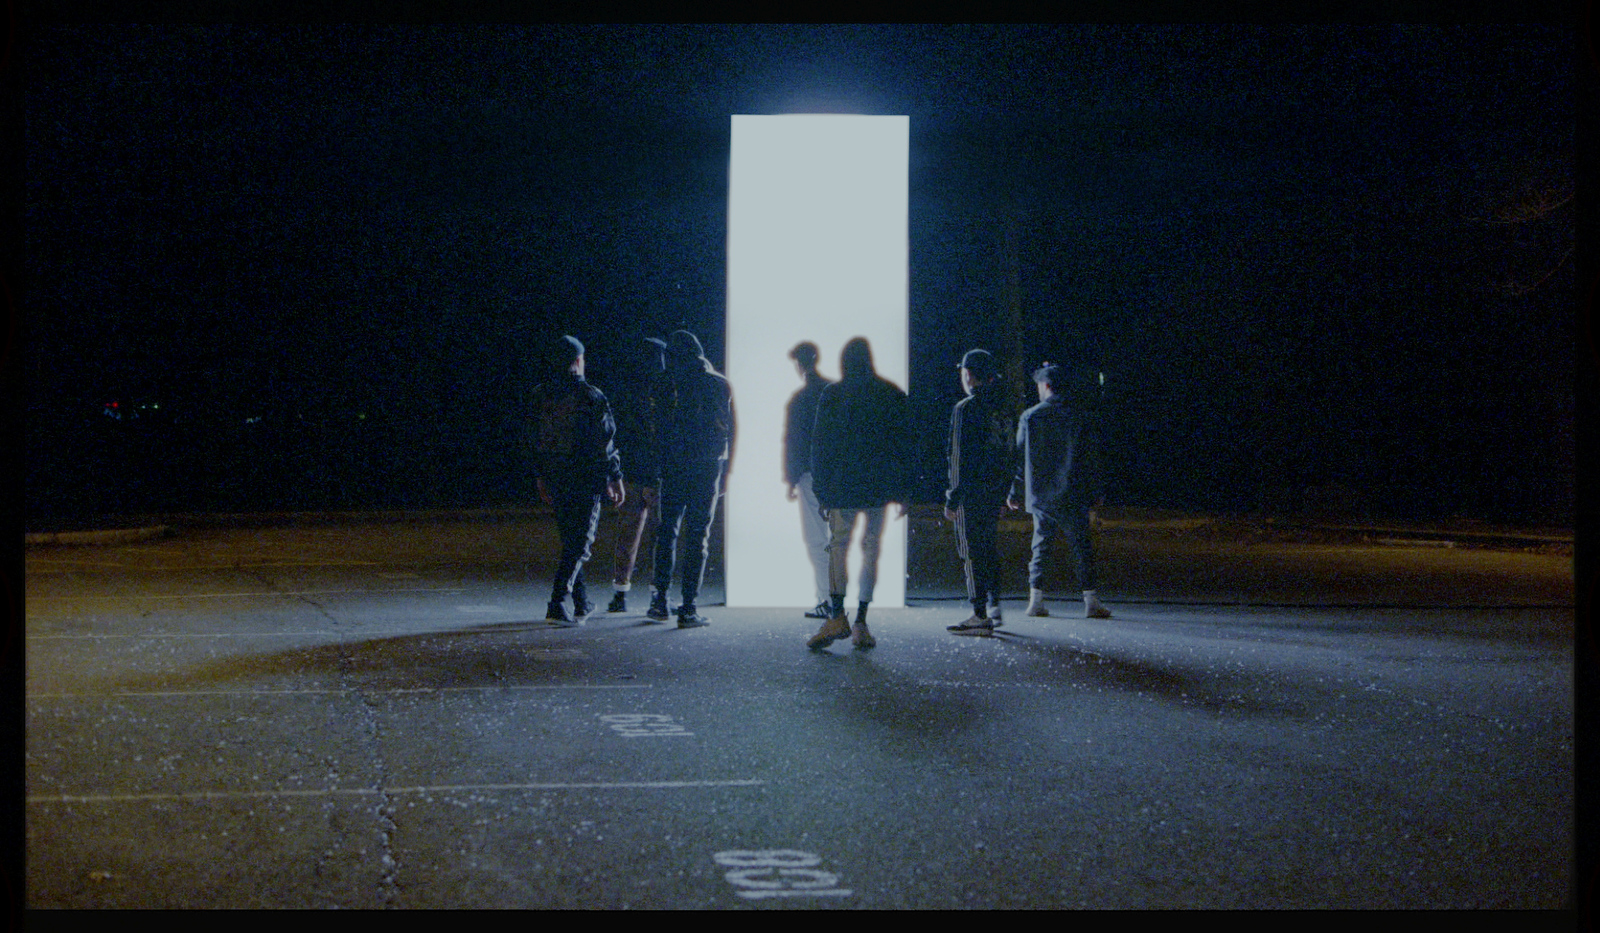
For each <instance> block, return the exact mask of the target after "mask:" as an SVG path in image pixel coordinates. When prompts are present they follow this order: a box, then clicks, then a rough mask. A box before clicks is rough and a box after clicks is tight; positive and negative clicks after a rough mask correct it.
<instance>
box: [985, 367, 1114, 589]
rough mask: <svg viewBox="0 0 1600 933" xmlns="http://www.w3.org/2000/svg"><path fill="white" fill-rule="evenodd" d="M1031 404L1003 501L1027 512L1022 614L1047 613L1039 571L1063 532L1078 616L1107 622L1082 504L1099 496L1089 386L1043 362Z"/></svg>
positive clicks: (1095, 421)
mask: <svg viewBox="0 0 1600 933" xmlns="http://www.w3.org/2000/svg"><path fill="white" fill-rule="evenodd" d="M1033 381H1034V383H1035V384H1036V385H1037V386H1038V389H1039V404H1037V405H1035V406H1033V407H1032V408H1030V409H1028V410H1027V411H1025V412H1023V413H1022V417H1021V419H1019V421H1018V423H1017V448H1018V450H1019V451H1020V453H1021V456H1020V458H1019V462H1018V464H1017V473H1016V477H1015V480H1014V482H1013V483H1012V486H1011V492H1010V494H1009V495H1008V496H1007V497H1006V504H1007V505H1008V506H1010V507H1011V508H1018V507H1019V502H1018V492H1019V491H1020V492H1021V493H1022V494H1023V499H1022V501H1021V503H1020V504H1021V505H1022V506H1023V507H1026V508H1027V510H1028V513H1029V514H1030V515H1032V516H1033V559H1032V560H1030V561H1029V562H1028V615H1030V616H1048V615H1049V614H1050V610H1048V609H1047V608H1045V605H1044V599H1045V597H1044V569H1045V563H1046V562H1047V561H1048V560H1049V557H1050V552H1051V550H1052V545H1053V543H1054V541H1055V540H1056V538H1057V537H1058V536H1059V535H1060V534H1062V533H1063V532H1065V534H1066V537H1067V542H1068V544H1069V545H1071V548H1072V556H1073V562H1074V564H1075V565H1076V567H1077V571H1078V582H1079V585H1080V586H1081V587H1082V588H1083V615H1084V618H1086V619H1109V618H1111V610H1109V609H1107V608H1106V607H1105V606H1104V605H1102V604H1101V603H1100V600H1099V599H1098V598H1096V595H1095V586H1096V584H1095V564H1094V542H1093V541H1092V540H1091V539H1090V534H1089V526H1090V509H1092V508H1094V507H1095V506H1097V505H1099V504H1100V503H1102V502H1103V501H1104V477H1103V474H1102V464H1101V444H1102V441H1101V432H1100V424H1099V414H1098V412H1097V410H1096V408H1097V406H1096V405H1095V396H1094V389H1093V388H1092V387H1091V386H1090V384H1089V379H1088V376H1087V373H1080V374H1078V375H1077V376H1076V378H1069V375H1068V373H1067V371H1066V370H1065V369H1063V368H1062V367H1060V366H1057V365H1054V364H1052V363H1045V364H1044V365H1043V366H1041V367H1039V369H1038V370H1037V371H1036V372H1034V374H1033Z"/></svg>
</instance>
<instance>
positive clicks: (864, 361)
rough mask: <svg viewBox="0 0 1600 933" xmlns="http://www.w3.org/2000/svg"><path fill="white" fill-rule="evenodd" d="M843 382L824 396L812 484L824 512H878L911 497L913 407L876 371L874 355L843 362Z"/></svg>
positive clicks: (819, 410) (813, 448)
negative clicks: (910, 423)
mask: <svg viewBox="0 0 1600 933" xmlns="http://www.w3.org/2000/svg"><path fill="white" fill-rule="evenodd" d="M841 368H842V369H843V370H844V373H843V376H844V378H842V379H840V380H839V381H838V382H835V383H832V384H830V385H829V386H827V387H826V388H824V389H823V390H822V396H821V398H820V399H819V400H818V402H817V424H816V428H815V429H814V431H813V433H812V437H811V482H812V488H813V489H814V490H815V491H816V494H817V502H818V503H819V504H820V505H821V506H822V507H823V508H825V509H865V508H878V507H881V506H883V505H884V504H885V503H888V502H902V503H903V502H906V501H907V498H908V496H909V494H910V491H911V445H910V442H909V438H908V436H907V429H908V408H909V406H908V404H907V401H906V394H905V393H904V392H902V391H901V390H900V388H899V387H898V386H896V385H895V384H894V383H892V382H890V381H889V380H887V379H884V378H881V377H880V376H878V374H877V373H875V372H873V370H872V358H871V356H870V354H868V355H865V356H864V358H862V357H855V356H852V355H851V353H850V351H849V349H848V347H847V349H846V352H845V355H844V357H843V365H842V367H841Z"/></svg>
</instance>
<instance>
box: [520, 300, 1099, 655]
mask: <svg viewBox="0 0 1600 933" xmlns="http://www.w3.org/2000/svg"><path fill="white" fill-rule="evenodd" d="M648 339H649V340H650V343H651V345H652V347H653V348H654V354H655V361H656V366H655V367H654V371H653V372H652V374H651V376H650V378H649V380H648V382H647V385H646V386H645V388H644V390H643V392H642V393H640V397H639V398H638V399H637V402H638V405H637V406H633V409H634V410H633V411H632V413H631V415H632V416H631V417H630V419H629V420H628V421H627V422H626V423H625V430H624V434H625V437H626V446H627V447H628V448H629V454H630V460H631V461H632V463H631V464H630V469H631V470H632V471H633V474H634V480H633V482H631V483H629V482H626V481H625V480H624V477H623V471H622V459H621V455H620V454H619V453H618V424H617V421H616V418H615V416H614V414H613V412H612V409H611V406H610V404H609V403H608V402H607V400H606V398H605V396H604V394H602V393H601V392H600V390H598V389H596V388H595V387H593V386H591V385H589V383H588V382H587V381H585V379H584V366H585V361H584V349H583V345H582V343H580V342H579V341H578V340H577V339H576V338H574V337H570V336H563V337H561V338H560V339H559V340H557V341H556V342H555V344H554V345H553V346H552V347H551V348H550V352H549V357H550V358H549V363H550V366H551V369H552V371H553V375H552V377H551V378H549V379H547V380H546V381H544V382H542V383H540V384H539V385H538V386H537V387H536V388H535V389H534V391H533V395H532V400H531V403H530V405H529V409H530V411H529V416H530V418H529V421H530V424H531V427H532V432H531V446H532V452H533V455H534V456H533V466H534V470H535V476H536V478H537V482H538V489H539V495H540V498H541V499H543V500H544V501H545V502H547V503H548V504H550V505H551V506H552V507H553V510H554V512H555V517H556V524H557V527H558V529H559V532H560V536H561V557H560V560H559V562H558V564H557V567H556V576H555V583H554V586H553V587H552V589H551V594H550V603H549V606H548V607H547V611H546V614H545V617H546V619H548V620H549V621H552V622H554V623H556V624H558V625H565V626H571V625H581V624H582V623H583V621H584V619H586V618H587V617H588V616H589V615H590V614H591V613H593V612H594V604H593V603H591V602H590V600H589V597H588V591H587V588H586V586H585V583H584V576H583V569H584V564H585V562H586V561H588V559H589V557H590V550H591V548H592V546H593V544H594V539H595V532H596V531H597V529H598V527H599V520H600V512H601V503H602V500H609V501H611V502H612V503H613V504H615V505H616V506H617V507H618V509H619V512H620V513H621V516H622V525H621V527H620V528H619V531H618V534H617V536H616V550H615V554H614V563H613V569H614V572H613V579H612V588H613V594H612V598H611V602H610V603H609V604H608V605H607V607H606V609H607V611H608V612H626V611H627V609H628V605H627V598H628V593H629V592H630V590H631V588H632V576H633V569H634V566H635V564H636V563H637V558H638V553H639V550H640V547H641V545H642V542H643V541H644V539H645V537H646V534H647V532H648V530H649V529H650V528H651V527H652V526H653V527H654V529H655V539H654V540H655V545H654V558H655V565H654V573H653V579H652V585H651V588H650V604H649V608H648V609H647V610H646V612H645V615H646V616H647V617H648V618H650V619H652V620H655V621H666V620H667V619H668V618H671V617H672V616H673V615H676V617H677V623H678V627H679V628H698V627H701V626H704V625H707V624H709V622H708V620H707V619H706V618H705V617H704V616H702V615H700V613H699V609H698V607H697V606H696V599H697V597H698V595H699V591H700V585H701V583H702V580H703V577H704V574H705V565H706V558H707V554H708V552H709V547H710V537H711V521H712V518H713V517H714V516H715V514H716V507H717V501H718V499H719V498H720V497H721V495H722V493H723V491H724V490H725V488H726V484H727V478H728V472H729V469H730V465H731V463H732V455H733V449H734V441H735V417H734V406H733V393H732V390H731V388H730V386H729V384H728V380H727V379H726V378H725V377H723V376H722V375H721V374H720V373H718V372H717V371H716V369H715V368H714V367H713V366H712V365H711V363H710V361H708V360H707V359H706V357H705V352H704V349H703V348H702V346H701V344H700V341H699V339H698V338H697V337H696V336H695V335H694V334H692V333H690V332H688V331H685V330H678V331H674V332H672V333H671V334H669V335H668V336H667V338H666V339H665V340H661V339H657V338H648ZM789 356H790V358H791V359H793V360H794V363H795V367H796V370H797V371H798V373H799V375H800V377H801V379H802V381H803V383H804V385H803V386H802V387H801V389H800V390H799V391H797V392H796V393H795V394H794V396H793V397H792V398H791V399H790V401H789V404H788V406H787V409H786V417H785V433H784V446H785V452H784V481H785V483H786V484H787V486H788V497H789V499H790V500H791V501H797V502H799V503H800V514H801V529H802V534H803V535H804V538H805V542H806V547H807V550H808V553H809V555H810V558H811V563H812V569H813V572H814V578H815V585H816V595H817V604H816V606H815V607H814V608H813V609H811V610H809V611H807V612H806V616H807V617H808V618H814V619H821V620H823V621H822V627H821V629H819V630H818V632H817V633H816V634H815V635H813V636H811V638H810V639H809V640H808V641H807V646H808V647H810V648H812V649H813V650H820V649H823V648H826V647H827V646H828V645H831V644H832V643H833V642H835V641H839V640H842V639H846V638H848V639H849V640H850V642H851V644H852V645H853V646H854V647H856V648H858V649H868V648H872V647H874V646H875V645H876V643H877V642H876V639H875V638H874V637H873V635H872V633H871V631H870V630H869V629H868V628H867V610H868V607H869V605H870V603H871V602H872V596H873V590H874V585H875V583H876V580H877V570H878V556H879V553H880V550H881V545H882V538H883V529H884V525H885V523H886V522H887V521H888V519H889V514H888V513H889V509H890V507H891V506H893V507H896V508H897V510H898V515H897V517H898V516H903V515H904V514H905V511H906V506H907V503H909V501H910V499H911V497H912V487H913V485H914V481H915V469H914V459H915V458H914V453H913V447H912V444H911V437H910V417H909V405H908V401H907V398H906V394H905V392H904V391H902V390H901V389H900V388H899V387H898V386H896V385H895V384H894V383H892V382H890V381H889V380H887V379H884V378H883V377H881V376H879V375H878V373H877V371H876V369H875V368H874V366H873V361H872V348H871V346H870V345H869V344H868V342H867V341H866V340H865V339H864V338H860V337H857V338H855V339H853V340H851V341H850V342H849V343H847V344H845V346H844V349H843V351H842V353H841V355H840V366H839V369H840V379H839V381H837V382H832V381H829V380H827V379H825V378H823V377H822V376H821V375H820V374H819V373H818V372H817V360H818V356H819V351H818V349H817V346H816V345H815V344H813V343H810V342H802V343H800V344H798V345H797V346H795V347H794V349H793V350H791V351H790V353H789ZM959 376H960V379H961V384H962V387H963V388H964V389H965V390H966V397H965V398H963V399H962V400H961V401H960V402H958V403H957V404H956V406H955V409H954V411H953V412H952V414H951V422H950V446H949V463H950V477H949V485H948V487H947V489H946V492H945V504H944V514H945V517H946V518H947V519H949V520H950V521H951V522H952V523H954V525H955V530H956V541H957V548H958V551H959V554H960V556H961V558H962V561H963V565H964V567H965V570H966V583H967V596H968V599H969V601H970V602H971V604H972V616H971V617H970V618H968V619H967V620H966V621H964V622H960V623H958V624H955V625H951V626H949V630H950V631H951V632H954V633H955V634H958V635H985V634H989V633H991V632H992V631H993V630H994V628H995V627H996V626H998V625H1000V624H1002V616H1001V609H1000V593H999V580H1000V561H999V552H998V546H997V529H998V523H999V519H1000V516H1001V513H1002V512H1003V511H1005V510H1007V509H1010V510H1016V509H1019V508H1023V509H1026V510H1027V511H1028V513H1029V514H1030V515H1031V516H1032V518H1033V556H1032V560H1031V561H1030V563H1029V565H1028V584H1029V600H1028V609H1027V613H1028V615H1030V616H1048V615H1049V610H1048V609H1047V608H1046V606H1045V596H1044V580H1045V569H1046V566H1047V563H1048V560H1049V557H1050V553H1051V551H1052V548H1053V545H1054V543H1055V541H1056V540H1057V539H1058V537H1059V536H1060V535H1061V534H1062V533H1063V532H1064V533H1065V534H1066V537H1067V540H1068V542H1069V544H1070V545H1071V550H1072V553H1073V556H1074V561H1075V565H1076V569H1077V573H1078V578H1079V581H1080V583H1081V585H1082V589H1083V600H1084V614H1085V616H1086V617H1088V618H1109V617H1110V615H1111V613H1110V612H1109V611H1108V610H1107V609H1106V608H1105V606H1104V605H1103V604H1102V603H1101V602H1100V601H1099V599H1098V598H1097V597H1096V595H1095V569H1094V554H1093V549H1092V544H1091V540H1090V533H1089V532H1090V517H1091V509H1092V508H1093V507H1094V506H1095V505H1096V504H1098V503H1099V502H1100V500H1101V496H1102V490H1101V486H1100V484H1101V479H1100V476H1101V473H1100V469H1099V456H1100V440H1099V431H1098V427H1097V423H1096V416H1095V406H1094V405H1093V404H1092V400H1091V398H1090V394H1089V392H1087V391H1086V388H1087V387H1086V386H1085V385H1084V384H1083V382H1082V380H1081V378H1079V377H1077V375H1076V374H1073V373H1069V372H1068V371H1067V370H1065V369H1064V368H1063V367H1060V366H1056V365H1053V364H1049V363H1046V364H1045V365H1043V366H1041V367H1040V368H1039V369H1038V371H1036V372H1035V373H1034V382H1035V383H1036V385H1037V387H1038V392H1039V399H1040V401H1039V404H1037V405H1035V406H1033V407H1032V408H1029V409H1028V410H1027V411H1025V412H1023V413H1022V415H1021V416H1020V417H1016V416H1014V415H1013V414H1012V407H1011V406H1010V405H1009V404H1008V402H1009V399H1008V397H1007V394H1006V391H1005V388H1004V383H1003V381H1002V380H1001V379H1000V372H999V369H998V367H997V366H996V364H995V360H994V357H993V356H992V355H991V354H990V353H989V352H988V351H986V350H981V349H975V350H970V351H968V352H967V353H966V354H965V355H964V356H963V357H962V360H961V363H960V366H959ZM863 523H864V524H865V529H864V532H863V535H862V545H861V547H862V564H861V566H862V569H861V579H860V580H859V581H858V586H857V600H858V602H857V606H856V611H855V616H854V618H853V619H852V618H851V617H850V616H849V615H848V614H847V612H846V609H845V606H844V600H845V592H846V589H847V585H848V582H849V581H848V570H847V567H848V564H847V558H848V550H849V546H850V538H851V535H852V533H853V531H854V529H855V527H856V525H858V524H863ZM680 536H681V539H682V541H683V547H682V552H683V555H682V556H683V568H682V573H681V576H680V584H679V585H680V588H681V589H680V592H681V595H682V599H681V601H680V602H679V604H678V605H677V606H676V607H675V608H674V609H672V610H669V609H668V605H667V598H668V597H667V594H668V591H669V587H670V584H671V582H672V577H673V572H674V570H675V569H676V563H677V557H678V551H679V541H680ZM569 598H570V600H571V610H570V611H569V610H568V608H567V601H568V599H569Z"/></svg>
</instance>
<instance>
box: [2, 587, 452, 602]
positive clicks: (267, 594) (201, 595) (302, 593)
mask: <svg viewBox="0 0 1600 933" xmlns="http://www.w3.org/2000/svg"><path fill="white" fill-rule="evenodd" d="M465 590H466V587H462V586H451V587H438V588H432V589H415V590H288V591H284V590H272V591H270V592H260V593H181V594H178V595H175V596H167V595H162V596H30V597H28V600H29V602H34V601H41V602H66V601H70V600H86V599H235V598H244V599H248V598H250V597H257V598H273V597H278V596H338V595H342V594H346V593H361V594H364V595H367V596H403V595H405V594H407V593H461V592H464V591H465Z"/></svg>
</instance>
